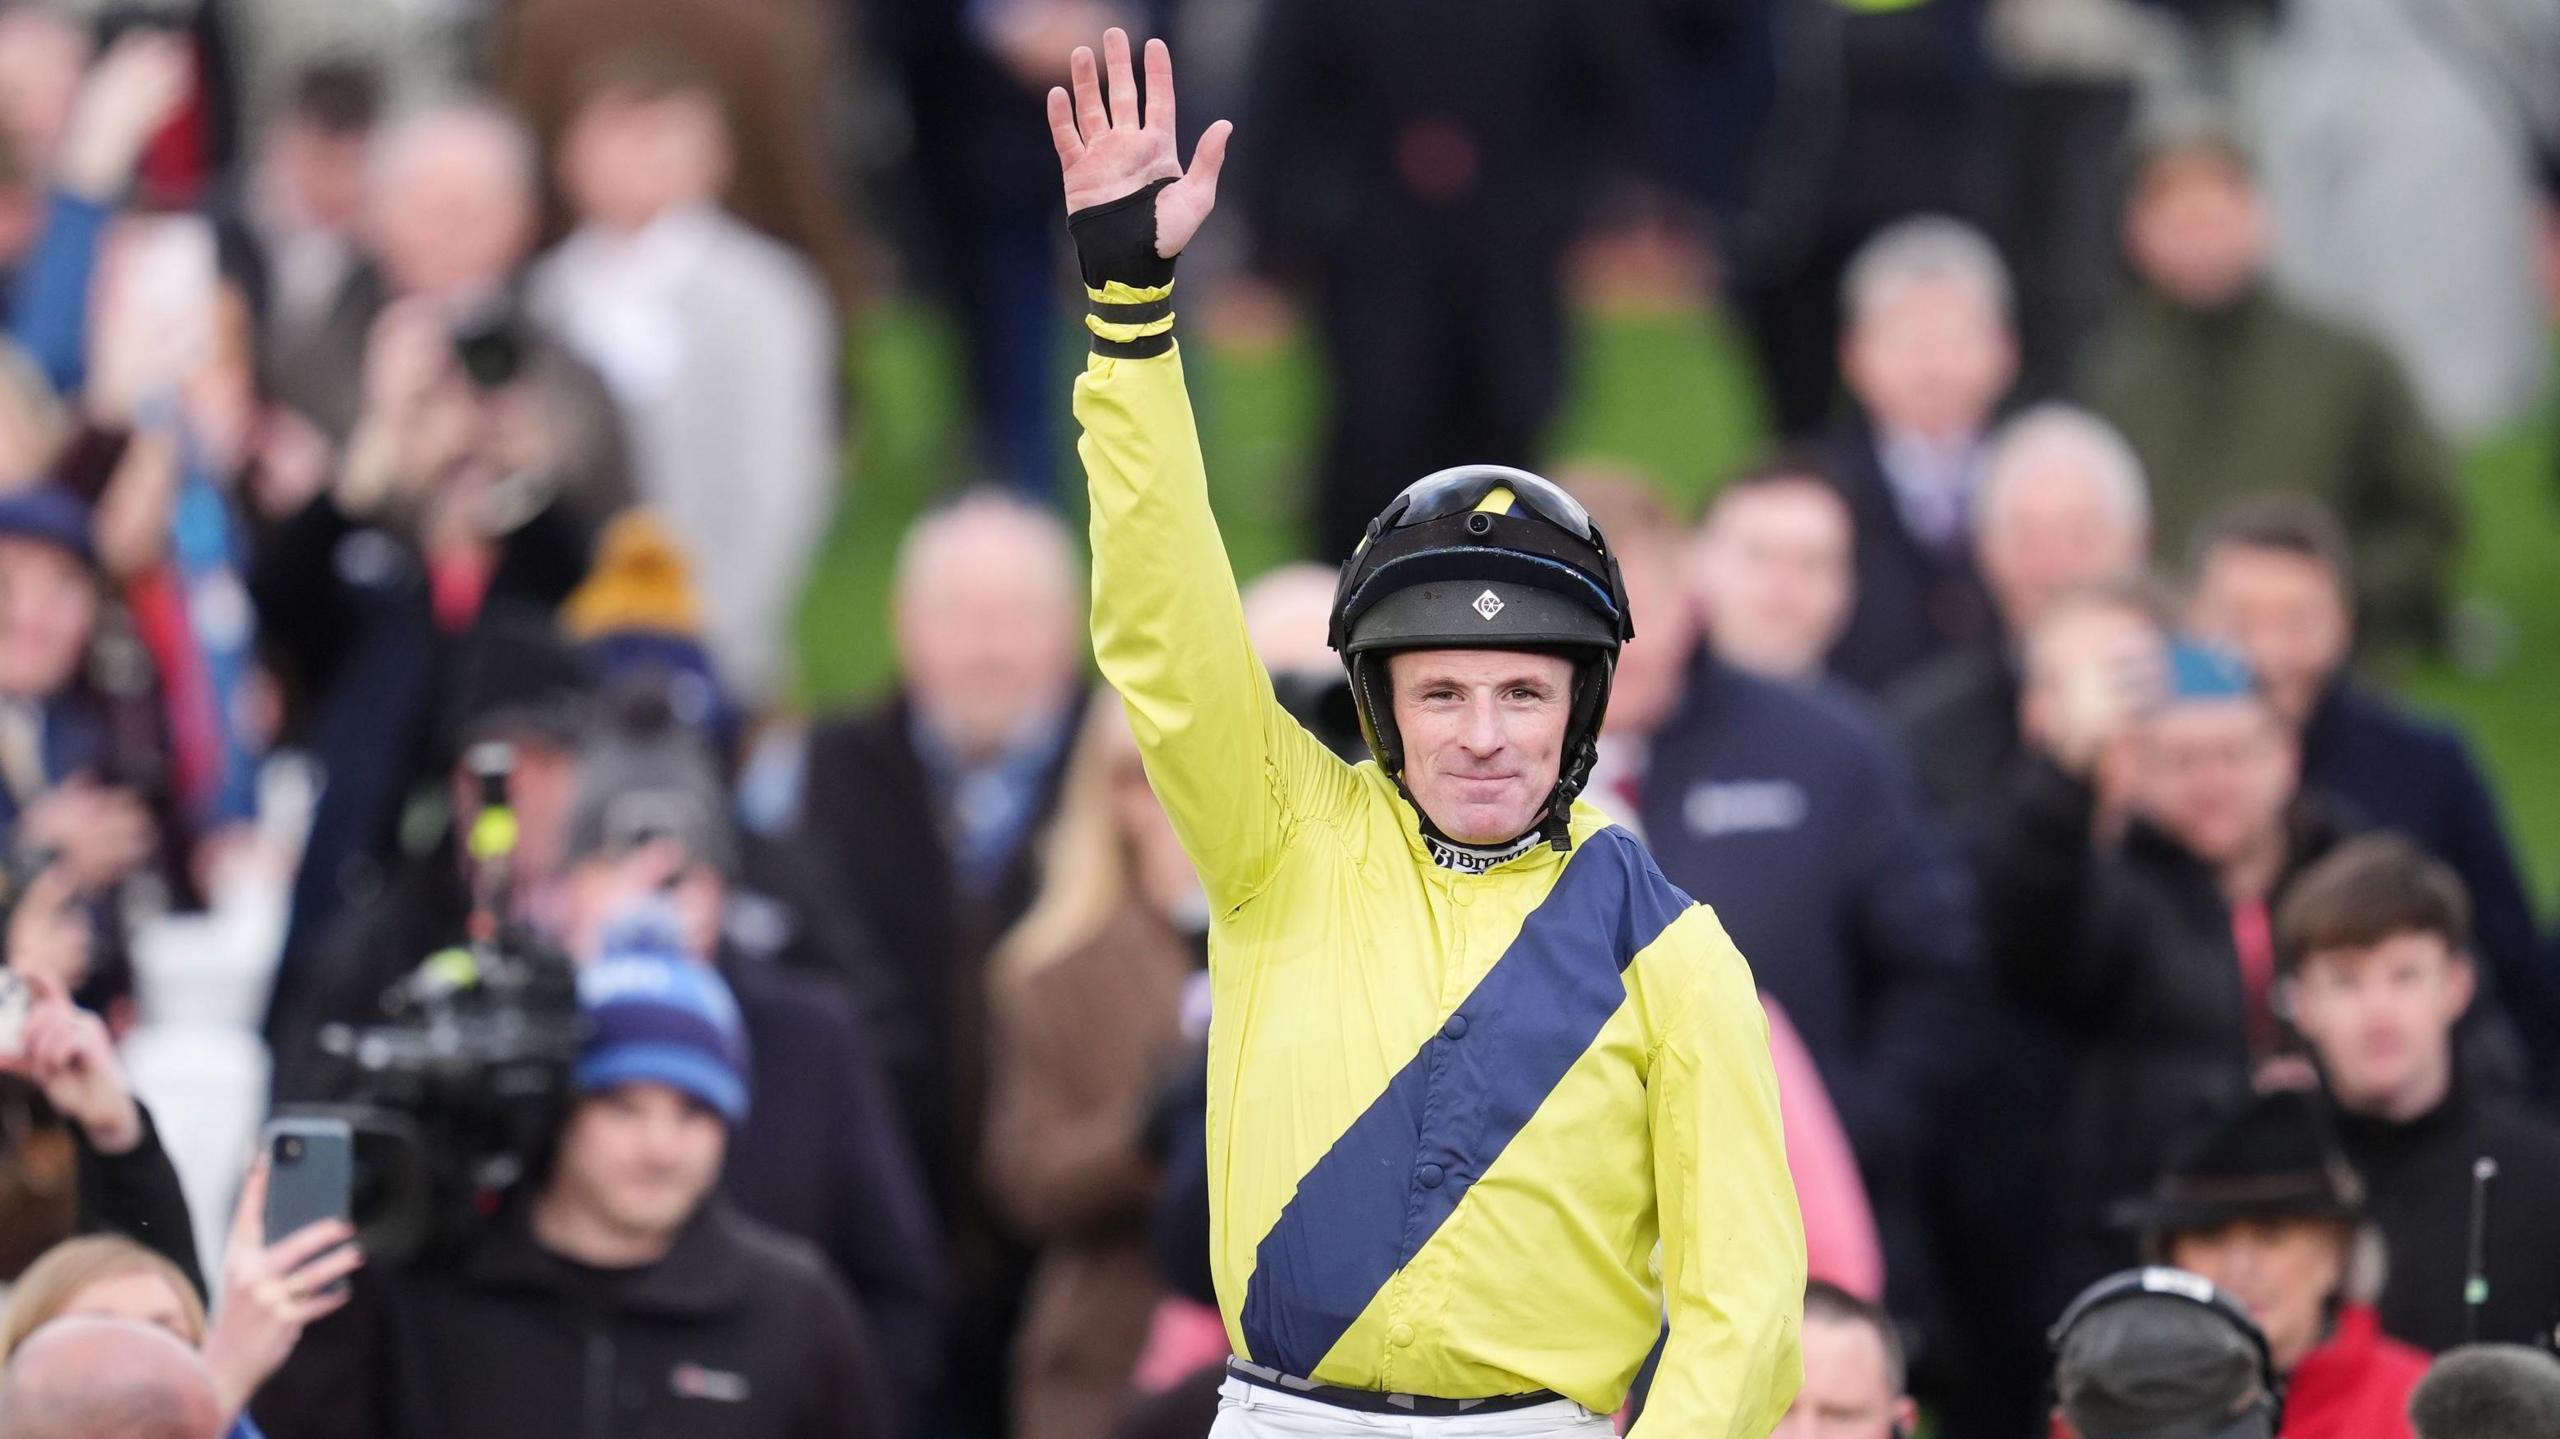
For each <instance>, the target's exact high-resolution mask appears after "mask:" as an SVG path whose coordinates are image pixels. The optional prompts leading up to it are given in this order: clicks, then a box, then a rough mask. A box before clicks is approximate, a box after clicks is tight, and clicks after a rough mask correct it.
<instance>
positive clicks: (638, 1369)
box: [253, 1200, 887, 1439]
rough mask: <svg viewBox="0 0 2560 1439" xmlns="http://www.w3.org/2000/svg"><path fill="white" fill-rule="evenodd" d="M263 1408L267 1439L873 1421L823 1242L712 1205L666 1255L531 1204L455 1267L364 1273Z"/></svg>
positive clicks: (851, 1433) (801, 1433)
mask: <svg viewBox="0 0 2560 1439" xmlns="http://www.w3.org/2000/svg"><path fill="white" fill-rule="evenodd" d="M355 1287H356V1299H355V1301H354V1302H352V1303H350V1304H349V1305H348V1306H347V1308H346V1309H344V1310H342V1311H341V1312H339V1313H338V1314H337V1315H334V1316H332V1317H330V1318H328V1319H324V1320H322V1321H320V1322H319V1323H318V1324H315V1325H313V1326H312V1327H311V1328H310V1329H309V1330H308V1331H306V1332H305V1334H304V1335H303V1339H302V1343H301V1345H300V1346H299V1347H298V1348H296V1350H295V1351H294V1354H293V1357H292V1358H291V1359H289V1360H287V1361H286V1363H285V1367H284V1368H283V1370H282V1371H280V1372H279V1373H278V1374H277V1376H276V1377H275V1379H274V1380H272V1381H270V1382H269V1384H268V1385H267V1387H266V1388H265V1389H264V1390H263V1391H261V1392H260V1393H259V1395H258V1398H257V1401H256V1403H255V1404H254V1406H253V1410H254V1413H255V1415H256V1417H257V1421H258V1423H259V1425H260V1426H261V1427H263V1428H264V1429H265V1430H266V1431H267V1434H268V1436H269V1439H306V1436H307V1439H483V1436H494V1435H518V1434H521V1435H527V1436H530V1435H537V1434H538V1435H543V1436H559V1439H693V1436H699V1435H708V1434H718V1435H720V1436H722V1439H870V1436H874V1435H881V1434H885V1433H886V1432H887V1430H886V1427H885V1426H884V1425H883V1424H882V1423H881V1422H880V1389H879V1386H878V1384H877V1383H876V1381H875V1380H874V1378H873V1371H872V1365H871V1358H870V1355H869V1353H868V1350H867V1347H866V1344H865V1339H864V1335H863V1332H862V1326H861V1321H860V1320H859V1319H858V1318H857V1317H856V1316H855V1314H854V1311H853V1307H852V1305H851V1304H850V1303H849V1302H848V1301H847V1300H846V1298H845V1295H844V1291H843V1290H842V1289H841V1288H840V1287H839V1286H838V1285H837V1284H836V1282H835V1281H834V1279H832V1278H831V1277H829V1275H828V1274H827V1271H826V1266H825V1263H824V1262H823V1261H822V1260H820V1259H819V1258H818V1256H817V1255H816V1254H815V1253H814V1252H812V1251H811V1250H809V1249H808V1248H807V1247H806V1246H804V1245H801V1244H798V1243H796V1242H795V1241H792V1240H788V1239H785V1238H783V1237H782V1236H781V1235H779V1234H777V1233H775V1232H773V1231H771V1230H768V1229H765V1228H764V1227H762V1226H761V1225H758V1224H756V1223H755V1222H754V1221H752V1220H749V1219H746V1218H743V1217H741V1216H739V1215H738V1214H737V1213H736V1212H734V1211H733V1210H731V1209H729V1208H728V1207H727V1206H726V1205H725V1204H724V1203H722V1202H721V1201H718V1200H713V1201H712V1202H711V1203H709V1204H706V1205H704V1206H703V1208H702V1211H701V1212H700V1213H699V1214H697V1215H696V1216H695V1217H694V1219H693V1221H692V1222H691V1223H689V1224H688V1225H687V1226H686V1227H685V1229H684V1231H683V1232H682V1233H681V1234H680V1235H679V1236H678V1238H677V1240H676V1243H675V1247H674V1248H673V1249H672V1250H670V1251H669V1252H668V1253H667V1255H666V1256H665V1257H664V1258H663V1259H661V1260H659V1261H658V1262H657V1263H655V1264H651V1265H648V1266H645V1267H643V1268H639V1269H633V1270H620V1271H605V1270H596V1269H590V1268H586V1267H584V1266H581V1265H575V1264H571V1263H569V1262H568V1261H565V1260H562V1259H560V1258H557V1257H555V1256H553V1255H552V1254H550V1253H549V1252H547V1251H545V1250H544V1249H543V1248H542V1247H541V1246H540V1245H538V1244H537V1243H535V1241H534V1238H533V1235H532V1231H531V1228H530V1226H529V1223H528V1221H527V1220H526V1218H525V1216H524V1215H523V1214H521V1213H514V1214H510V1215H509V1216H507V1217H504V1218H502V1219H501V1220H499V1221H497V1222H496V1223H495V1224H493V1226H492V1227H491V1229H490V1230H489V1232H488V1233H487V1235H486V1236H484V1237H483V1239H482V1240H481V1241H480V1242H479V1243H478V1244H477V1245H476V1246H475V1247H474V1248H473V1249H472V1250H471V1251H470V1252H469V1253H467V1254H465V1255H464V1256H463V1257H462V1258H461V1259H460V1260H458V1261H457V1262H456V1264H455V1266H454V1267H453V1268H452V1269H451V1270H449V1271H439V1272H420V1271H412V1272H406V1273H388V1272H386V1273H367V1274H365V1275H362V1276H360V1277H359V1278H358V1280H357V1282H356V1286H355Z"/></svg>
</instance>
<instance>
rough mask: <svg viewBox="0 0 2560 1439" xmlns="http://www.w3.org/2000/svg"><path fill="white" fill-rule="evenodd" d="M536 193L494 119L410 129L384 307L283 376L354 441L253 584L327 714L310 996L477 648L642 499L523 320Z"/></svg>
mask: <svg viewBox="0 0 2560 1439" xmlns="http://www.w3.org/2000/svg"><path fill="white" fill-rule="evenodd" d="M534 175H535V171H534V156H533V153H532V141H531V139H530V138H529V137H528V136H527V135H526V134H525V133H524V130H523V128H522V126H521V125H519V124H518V123H517V122H516V121H515V119H514V118H513V117H512V116H510V115H508V114H506V113H505V112H504V111H502V110H498V109H496V108H494V107H492V106H490V105H487V104H485V103H456V104H451V105H447V106H445V107H443V108H440V109H433V110H427V111H423V112H420V113H418V114H416V115H413V116H411V117H410V118H408V119H406V120H404V121H402V122H400V123H399V124H397V125H395V126H393V127H392V128H391V129H390V130H389V131H388V132H387V133H385V134H383V135H382V136H381V137H379V138H378V139H377V140H376V142H375V153H374V156H373V169H372V174H371V176H370V190H369V193H368V197H367V217H366V234H367V238H368V243H369V246H370V249H371V253H372V257H373V259H374V262H375V269H374V270H373V271H372V272H371V274H372V276H373V279H372V280H371V281H369V282H368V283H373V284H374V285H375V290H374V294H375V296H376V301H375V303H371V304H366V305H360V306H352V307H349V306H342V307H340V310H339V311H338V312H336V314H335V315H334V316H333V322H332V323H331V324H330V325H329V326H326V327H324V329H323V330H322V332H320V334H319V335H317V336H316V337H315V341H314V344H313V346H312V348H311V349H310V351H309V352H307V353H302V354H280V355H278V356H277V357H276V359H277V364H276V365H275V366H274V367H273V368H274V370H275V373H276V378H277V382H278V384H279V386H280V387H281V389H282V391H283V393H282V394H280V396H279V398H280V399H282V400H284V401H286V402H288V403H292V404H295V405H297V406H298V407H300V408H302V409H303V410H304V411H305V412H306V413H308V414H309V415H310V416H311V417H312V418H313V419H314V421H315V422H317V423H319V424H320V425H321V426H322V428H324V429H326V430H329V431H330V432H331V433H332V434H336V435H344V436H346V437H347V440H346V447H345V453H344V456H343V459H342V460H341V462H340V463H339V465H338V466H337V468H336V470H335V472H334V474H333V475H332V477H331V478H330V480H329V482H328V484H327V485H326V487H325V488H324V489H323V490H322V491H321V492H320V493H319V494H317V495H316V496H314V497H313V498H312V499H310V501H309V502H308V503H307V504H305V505H304V506H303V507H302V508H301V509H300V510H299V511H298V512H296V513H295V514H294V515H293V516H292V517H291V518H289V519H287V520H285V521H284V522H282V523H281V524H280V525H278V526H277V527H276V530H275V533H274V534H273V535H272V536H271V537H270V538H269V540H268V542H267V543H266V544H264V545H262V546H261V547H260V551H259V554H258V561H257V568H256V571H255V572H254V574H253V577H252V580H253V590H254V592H255V594H256V597H257V600H258V609H259V613H260V614H262V615H265V616H267V617H268V623H269V628H270V631H271V633H272V635H273V637H274V639H275V642H276V650H277V653H278V656H279V659H280V660H281V661H282V662H283V663H284V664H285V666H286V667H287V668H288V670H289V671H290V672H291V673H292V675H293V676H294V677H295V678H296V679H297V680H298V682H299V683H300V685H301V687H302V688H303V690H304V691H305V692H306V693H307V695H308V696H309V697H310V698H309V700H308V707H309V709H310V711H311V713H310V715H309V716H308V719H307V721H306V723H305V725H304V729H305V731H306V733H305V742H306V744H307V745H308V747H309V749H310V750H311V751H312V753H313V754H314V755H315V756H316V757H317V758H318V759H319V761H320V763H321V765H322V768H323V774H324V783H325V787H324V788H323V790H322V792H321V797H320V804H319V811H318V813H317V814H316V815H315V816H314V818H313V821H312V833H311V839H310V842H309V844H308V845H307V846H306V849H305V856H306V858H305V864H304V868H303V872H302V874H301V875H300V876H299V877H298V878H297V881H296V885H295V893H294V902H293V910H292V925H291V938H290V939H288V941H287V946H286V957H285V961H284V965H283V973H284V974H285V975H287V976H290V975H291V974H292V972H293V970H294V969H295V967H296V966H297V964H298V963H299V961H300V956H301V954H302V952H303V951H304V950H305V949H306V947H307V946H308V945H309V944H310V943H311V942H312V940H313V938H314V937H315V936H316V935H317V934H318V932H319V929H320V926H321V925H323V924H324V923H325V922H326V921H327V920H328V919H329V917H330V916H331V915H332V914H334V913H335V912H336V910H337V908H338V906H339V905H340V904H341V903H342V902H343V901H344V899H345V898H346V897H347V896H348V895H350V894H357V893H361V892H362V891H363V889H364V886H365V885H366V884H368V883H370V882H371V881H372V879H373V878H375V877H376V876H377V875H378V873H379V867H380V866H381V865H382V864H383V863H384V862H385V861H386V859H387V858H388V856H389V853H390V851H391V849H392V845H393V831H394V829H395V826H396V823H397V817H398V814H399V811H400V806H401V803H402V801H403V799H404V797H405V796H406V794H407V792H408V790H409V789H410V788H411V787H412V786H413V785H416V784H420V783H426V782H430V781H431V780H432V779H433V777H434V775H435V774H436V773H437V771H438V770H440V769H441V768H442V764H441V761H440V759H439V758H438V757H436V756H434V755H433V753H432V750H433V746H432V744H431V742H430V741H431V739H432V736H431V734H430V733H429V730H430V725H429V719H430V716H431V715H432V713H433V709H434V696H435V695H436V694H437V692H438V689H439V687H440V686H444V685H447V684H449V676H445V675H441V674H440V673H439V671H440V670H441V669H442V668H443V666H444V665H446V664H447V663H449V662H450V656H451V653H452V652H453V651H454V650H455V649H457V648H463V647H467V643H466V645H464V646H457V645H456V643H455V638H456V637H468V636H469V635H470V634H471V632H472V631H473V629H474V627H475V625H476V624H477V623H478V621H479V619H480V617H481V614H482V612H483V611H484V610H489V609H505V608H508V607H509V606H512V605H517V604H522V605H526V606H530V607H533V608H538V609H541V610H546V611H547V610H549V609H550V608H551V607H553V606H555V605H557V604H558V603H559V602H560V601H561V600H562V599H563V598H564V597H566V596H567V594H568V593H569V592H570V591H571V590H572V589H574V588H575V587H576V586H577V584H578V582H579V581H580V580H581V579H583V578H584V577H585V573H586V569H587V564H588V557H589V552H590V550H591V547H592V545H593V543H594V532H595V529H596V527H597V526H598V525H600V524H602V523H603V522H604V521H605V519H606V518H607V517H609V516H610V515H611V514H612V513H613V512H615V511H616V510H618V509H620V508H621V507H622V506H623V505H624V504H625V503H626V502H627V501H628V499H629V494H630V485H629V477H628V475H627V474H626V473H625V471H624V465H623V456H622V441H621V434H620V421H619V419H618V417H617V416H616V413H615V411H614V409H613V404H612V401H611V400H610V398H608V397H607V395H606V394H605V391H604V389H603V385H602V382H601V381H599V380H598V379H597V378H596V376H595V375H594V374H593V372H591V371H589V370H588V369H587V368H586V367H585V365H584V364H583V363H581V362H580V361H578V360H576V359H575V358H573V357H572V356H570V355H569V354H568V352H567V351H566V350H564V349H562V348H561V347H560V346H559V345H558V344H557V343H556V342H554V341H552V340H550V339H548V338H546V337H545V335H544V334H543V332H542V331H541V330H540V329H539V328H538V327H536V326H534V325H532V324H531V323H530V322H529V321H528V320H526V319H525V318H524V316H523V315H522V314H521V313H519V312H518V310H517V309H516V306H515V300H514V298H513V287H514V285H515V278H516V270H517V267H518V266H519V265H520V264H521V263H522V262H523V260H524V257H525V252H526V249H527V247H528V246H529V245H530V243H531V241H532V234H533V203H534V197H533V187H534ZM337 318H344V319H346V320H348V321H350V322H351V323H348V324H344V325H341V324H338V323H336V322H335V320H336V319H337ZM350 431H351V432H352V433H350ZM422 756H423V757H422Z"/></svg>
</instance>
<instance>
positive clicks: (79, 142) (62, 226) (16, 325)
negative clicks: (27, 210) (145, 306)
mask: <svg viewBox="0 0 2560 1439" xmlns="http://www.w3.org/2000/svg"><path fill="white" fill-rule="evenodd" d="M65 24H66V22H65V21H64V20H63V18H62V17H60V16H58V15H52V14H51V13H50V12H49V11H48V9H47V7H45V6H41V5H21V6H17V7H14V8H12V9H11V10H10V11H9V13H8V18H7V21H6V22H5V25H0V74H5V75H7V77H8V79H7V80H6V81H0V93H6V94H8V95H9V97H10V98H9V100H8V101H6V102H5V103H6V105H7V111H6V123H7V124H8V126H9V129H10V131H11V133H12V135H13V138H14V139H15V140H16V142H17V145H18V147H19V151H18V155H17V159H18V161H19V163H20V164H22V165H23V166H24V167H25V172H26V176H27V178H28V180H29V182H30V183H31V184H33V185H40V186H42V187H43V194H42V198H41V200H40V201H39V202H38V203H40V204H41V206H42V214H41V217H40V219H39V220H38V222H37V225H38V228H37V230H36V231H35V233H34V236H33V238H32V240H31V242H30V244H31V248H28V249H23V250H22V249H20V248H19V247H17V246H7V247H6V249H5V253H6V255H7V257H8V258H9V259H10V260H12V261H15V262H17V264H16V270H17V273H16V276H15V284H14V286H13V287H12V291H11V294H10V298H9V332H10V335H11V337H12V338H14V339H16V340H17V342H18V343H19V344H21V345H23V346H25V347H26V350H27V352H28V354H29V355H30V356H32V357H33V358H34V360H35V362H36V364H37V367H38V368H39V369H41V370H42V371H43V372H44V375H45V378H46V379H47V380H48V381H49V382H51V383H52V385H53V386H54V388H55V389H57V390H59V391H61V392H63V393H65V394H68V393H71V392H73V391H76V390H77V389H79V388H80V385H81V382H82V379H83V377H84V369H85V366H86V364H87V361H88V344H87V340H86V336H87V325H88V308H89V289H90V278H91V275H92V274H93V272H94V271H95V269H96V267H97V262H98V251H99V247H100V246H101V244H102V243H103V242H104V240H105V237H106V231H107V226H108V223H109V222H110V221H111V220H112V219H114V217H115V213H116V208H115V207H116V206H117V205H119V204H120V203H122V202H123V200H124V198H125V192H126V190H127V189H128V188H129V187H130V186H131V185H132V183H133V178H134V171H135V168H136V166H137V165H139V164H140V162H141V159H142V152H143V147H144V146H145V145H146V144H148V143H149V142H150V140H151V137H152V136H153V135H155V134H156V133H158V132H159V130H160V129H161V127H162V126H164V125H166V124H167V123H168V121H169V118H170V116H172V115H173V114H175V113H177V110H178V107H179V106H180V105H182V104H183V103H184V102H185V101H186V99H187V96H188V94H189V93H190V91H191V90H192V88H193V86H194V63H193V58H192V56H191V55H190V54H189V52H188V49H187V43H186V41H185V40H183V39H180V38H179V37H177V36H174V35H169V34H165V33H155V32H153V31H151V30H149V29H144V30H140V31H137V32H135V33H133V34H130V35H127V36H126V37H125V38H124V39H122V40H120V41H118V42H117V43H116V44H115V45H113V46H112V47H110V48H109V49H108V51H107V52H106V54H105V55H104V56H103V57H101V58H100V59H99V61H98V63H97V64H96V65H95V66H94V67H91V68H89V69H88V70H87V72H86V74H85V76H84V75H83V70H82V67H83V66H85V65H87V63H88V56H89V54H90V40H89V37H88V36H87V35H86V34H85V33H81V32H79V31H78V30H77V29H76V28H73V29H72V31H71V33H70V34H67V35H66V34H62V33H59V32H58V30H57V29H56V27H62V26H64V25H65ZM21 256H23V259H21Z"/></svg>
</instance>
